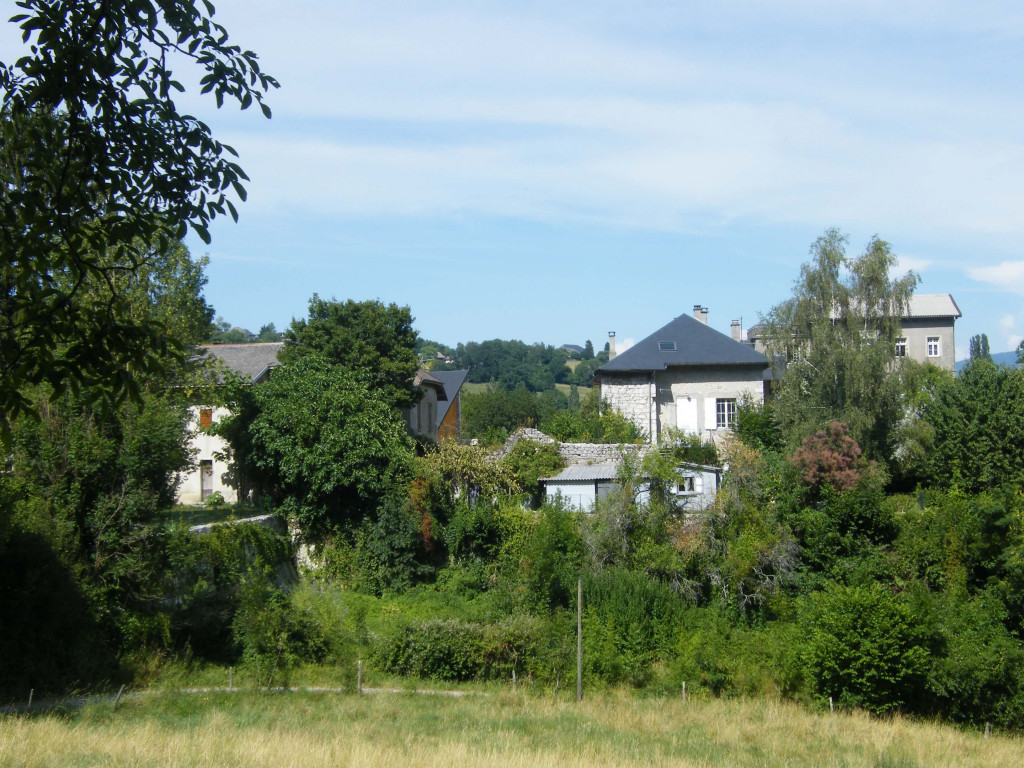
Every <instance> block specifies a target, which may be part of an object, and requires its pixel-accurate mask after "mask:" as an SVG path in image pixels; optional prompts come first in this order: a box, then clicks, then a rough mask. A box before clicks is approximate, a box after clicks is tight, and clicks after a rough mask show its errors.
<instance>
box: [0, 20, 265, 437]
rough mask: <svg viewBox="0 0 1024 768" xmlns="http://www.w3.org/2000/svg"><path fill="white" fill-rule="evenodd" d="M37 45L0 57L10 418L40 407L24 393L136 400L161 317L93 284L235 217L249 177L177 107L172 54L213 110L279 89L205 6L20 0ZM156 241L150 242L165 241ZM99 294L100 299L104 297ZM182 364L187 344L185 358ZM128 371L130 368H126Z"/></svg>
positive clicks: (2, 366) (0, 330) (4, 394)
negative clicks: (191, 68)
mask: <svg viewBox="0 0 1024 768" xmlns="http://www.w3.org/2000/svg"><path fill="white" fill-rule="evenodd" d="M18 6H19V7H20V8H21V9H22V11H23V12H22V13H19V14H18V15H16V16H14V17H13V18H12V21H13V22H15V23H17V24H19V25H20V27H21V30H22V37H23V40H24V41H25V42H26V43H29V44H30V47H29V50H28V51H27V54H26V55H25V56H23V57H21V58H19V59H17V60H16V61H14V62H13V63H0V134H2V141H0V251H2V252H3V253H4V257H5V258H4V263H3V265H2V266H0V425H2V426H4V427H5V428H6V426H7V425H8V424H9V419H10V418H11V417H12V416H14V415H15V414H17V413H19V412H30V411H31V405H32V404H31V402H30V399H29V398H28V397H27V396H26V395H24V394H23V393H22V387H23V385H25V384H39V383H42V382H46V383H48V384H49V385H50V386H51V389H52V391H54V392H55V393H57V392H61V391H63V389H64V387H65V386H67V385H71V386H73V387H81V386H82V385H90V384H95V383H98V382H104V383H105V385H106V386H105V387H103V388H98V387H89V391H92V392H95V393H100V392H106V393H108V394H113V395H115V396H123V395H125V394H138V392H139V387H138V382H137V379H136V377H135V376H134V372H137V371H139V370H157V369H159V367H160V364H161V359H162V355H161V353H162V352H163V351H165V350H167V349H168V347H169V343H168V338H167V335H166V334H165V333H164V332H163V330H162V326H161V324H160V322H159V321H158V320H156V319H154V318H149V319H148V321H147V322H140V321H138V320H136V319H134V318H132V316H131V310H130V302H129V301H128V300H127V299H126V297H124V296H122V295H120V294H119V293H118V292H117V291H114V290H111V291H109V292H108V293H107V294H106V295H105V300H104V301H103V302H102V303H100V302H97V301H93V302H84V303H83V302H76V301H75V299H76V297H77V296H78V295H79V294H80V293H81V292H83V291H87V290H89V288H90V287H92V286H103V285H104V284H110V283H112V282H116V279H117V277H118V276H119V275H122V274H124V273H127V272H135V271H137V270H139V269H140V268H141V267H143V266H144V265H145V264H146V263H147V262H148V260H149V258H150V256H151V254H152V251H153V249H154V247H155V250H156V251H158V252H162V251H165V250H166V249H167V243H168V242H170V241H173V240H175V239H179V238H180V237H182V236H183V235H184V234H185V231H186V229H188V228H191V229H193V230H194V231H195V232H196V233H198V234H199V235H200V236H201V237H202V238H203V239H204V240H206V241H209V232H208V227H209V224H210V221H211V220H212V219H213V218H214V217H216V216H218V215H221V214H224V213H229V214H230V215H231V216H232V217H237V212H236V209H235V206H234V203H233V202H232V200H231V195H232V194H233V195H234V196H235V197H236V198H240V199H244V198H245V190H244V189H243V187H242V182H243V181H245V180H246V178H247V177H246V175H245V173H244V171H243V170H242V169H241V167H240V166H239V165H238V164H237V163H235V162H234V160H233V159H232V158H233V156H234V155H235V152H234V150H233V149H232V148H231V147H229V146H227V145H225V144H222V143H221V142H220V141H218V140H217V139H215V138H214V137H213V135H212V132H211V131H210V128H209V127H208V126H207V125H206V124H204V123H203V122H201V121H200V120H198V119H196V118H195V117H193V116H191V115H187V114H184V113H182V112H180V111H179V110H178V108H177V105H176V104H175V100H174V99H175V96H176V92H182V91H184V86H183V85H182V84H181V83H180V82H179V80H178V79H177V78H176V77H175V73H174V72H173V71H172V70H171V67H170V63H169V62H170V61H172V60H173V61H177V62H189V61H190V62H191V63H194V64H195V65H196V66H197V67H198V69H199V72H200V75H201V79H200V84H201V90H202V91H203V92H204V93H205V92H211V93H212V94H213V95H214V97H215V99H216V101H217V104H218V106H219V105H221V104H223V102H224V100H225V98H227V99H229V100H235V101H237V102H238V103H239V104H240V105H241V107H242V108H243V109H245V108H247V107H249V106H250V105H252V104H253V103H256V104H259V105H260V107H261V108H262V109H263V112H264V113H265V114H266V115H267V116H269V114H270V111H269V108H267V106H266V105H265V104H264V103H263V97H264V94H265V93H266V92H267V91H268V90H269V89H271V88H275V87H277V82H276V81H275V80H274V78H272V77H270V76H269V75H267V74H265V73H264V72H263V71H262V70H261V69H260V66H259V63H258V61H257V56H256V54H255V53H253V52H252V51H246V50H243V49H241V48H239V47H238V46H237V45H233V44H231V43H230V42H229V40H228V35H227V32H226V30H225V29H224V28H223V27H222V26H221V25H219V24H217V23H216V22H214V21H213V19H212V17H213V13H214V8H213V5H212V4H211V3H209V2H203V3H198V2H195V0H130V1H126V2H122V3H96V2H89V1H87V0H55V1H52V0H19V2H18ZM154 244H155V246H154ZM99 293H100V292H95V291H94V292H93V296H94V297H95V296H97V295H99ZM178 352H179V354H180V355H183V354H184V352H183V351H182V350H178ZM129 367H130V368H132V369H133V371H132V372H129V371H128V368H129Z"/></svg>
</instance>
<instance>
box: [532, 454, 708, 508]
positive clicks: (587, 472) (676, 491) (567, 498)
mask: <svg viewBox="0 0 1024 768" xmlns="http://www.w3.org/2000/svg"><path fill="white" fill-rule="evenodd" d="M676 473H677V480H676V483H675V485H674V486H673V487H672V488H671V493H672V494H673V495H674V496H675V498H676V501H677V503H678V504H679V507H680V509H682V510H684V511H686V512H703V511H704V510H706V509H708V508H709V507H710V506H711V505H712V504H714V503H715V495H716V494H717V493H718V487H719V486H720V485H721V480H722V468H721V467H710V466H705V465H703V464H680V465H679V467H678V468H677V470H676ZM618 477H619V462H615V461H613V462H604V463H600V464H573V465H570V466H568V467H566V468H565V469H563V470H562V471H561V472H559V473H558V474H557V475H555V476H554V477H542V478H540V483H541V485H542V486H543V487H544V496H545V498H546V499H547V500H548V501H554V500H555V499H556V498H559V497H560V498H561V499H562V502H563V503H564V504H566V506H568V507H571V508H573V509H579V510H581V511H584V512H590V511H591V510H593V508H594V505H595V504H596V503H597V502H598V500H600V499H603V498H605V497H606V496H608V494H610V493H612V492H614V491H616V490H618V488H619V481H618ZM649 498H650V488H649V487H648V485H647V484H646V483H645V484H643V485H642V486H641V487H640V489H639V492H638V494H637V501H638V502H640V503H644V502H646V501H647V500H648V499H649Z"/></svg>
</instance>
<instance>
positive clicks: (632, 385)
mask: <svg viewBox="0 0 1024 768" xmlns="http://www.w3.org/2000/svg"><path fill="white" fill-rule="evenodd" d="M601 399H602V400H603V401H604V402H606V403H607V404H608V405H610V406H611V407H612V408H614V409H615V410H616V411H618V412H619V413H621V414H622V415H623V416H625V417H626V418H627V419H629V420H630V421H632V422H633V423H634V424H636V426H637V427H638V428H639V429H640V431H641V432H642V433H643V434H644V435H645V436H647V437H648V439H650V437H651V416H652V414H651V405H652V402H651V400H652V398H651V381H650V376H648V375H647V374H646V373H636V374H632V373H622V374H603V378H602V379H601Z"/></svg>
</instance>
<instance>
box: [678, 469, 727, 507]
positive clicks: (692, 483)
mask: <svg viewBox="0 0 1024 768" xmlns="http://www.w3.org/2000/svg"><path fill="white" fill-rule="evenodd" d="M678 474H679V480H678V481H677V483H676V487H675V488H674V489H673V492H674V495H675V498H676V503H677V504H679V506H680V507H681V508H682V509H683V510H685V511H686V512H703V511H705V510H707V509H710V508H711V506H712V505H713V504H714V503H715V496H717V494H718V478H719V476H720V475H719V474H718V472H716V471H715V470H714V469H713V468H710V467H699V466H690V465H687V466H685V467H680V468H679V470H678Z"/></svg>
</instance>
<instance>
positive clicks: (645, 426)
mask: <svg viewBox="0 0 1024 768" xmlns="http://www.w3.org/2000/svg"><path fill="white" fill-rule="evenodd" d="M693 309H694V314H693V316H692V317H691V316H689V315H680V316H679V317H677V318H676V319H675V320H673V321H672V322H670V323H669V324H668V325H665V326H664V327H662V328H659V329H658V330H657V331H655V332H654V333H652V334H651V335H650V336H648V337H647V338H645V339H643V340H642V341H640V342H638V343H637V344H635V345H634V346H632V347H630V348H629V349H628V350H626V351H625V352H623V353H622V354H618V355H617V354H615V348H614V343H615V334H614V333H611V334H609V337H610V339H609V356H610V357H611V359H610V360H609V361H608V362H607V363H605V364H604V365H603V366H601V367H600V368H598V370H597V372H596V374H595V380H596V382H597V384H598V386H599V387H600V393H601V399H602V400H603V401H604V402H606V403H607V404H608V405H610V406H611V407H612V408H614V409H615V410H617V411H618V412H619V413H621V414H622V415H623V416H625V417H626V418H628V419H630V420H631V421H632V422H633V423H634V424H636V426H637V427H638V428H639V429H640V430H641V431H642V432H643V434H644V435H645V436H646V438H647V440H648V442H651V443H656V442H658V441H659V440H662V439H664V438H665V437H666V436H667V434H668V432H669V430H670V429H677V430H679V431H681V432H683V433H686V434H691V435H700V436H701V437H702V438H704V439H712V440H713V439H715V438H716V437H718V436H720V435H721V434H724V432H726V431H728V430H731V429H732V427H733V425H734V423H735V420H736V405H737V403H738V402H739V401H740V400H742V399H744V398H746V399H748V400H749V401H750V402H752V403H761V402H763V401H764V381H765V376H766V373H767V371H768V370H769V362H768V358H766V357H765V356H764V355H763V354H761V353H760V352H758V351H757V350H755V349H754V348H753V346H752V345H750V344H747V343H744V342H743V341H742V340H741V339H740V338H739V335H740V334H739V323H738V322H734V323H733V336H732V337H730V336H726V335H725V334H724V333H720V332H719V331H716V330H715V329H714V328H711V327H710V326H709V325H708V324H707V318H708V310H707V309H706V308H705V307H702V306H700V305H699V304H698V305H696V306H695V307H694V308H693Z"/></svg>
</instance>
